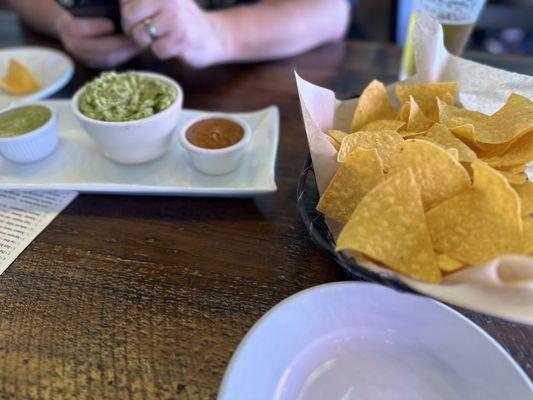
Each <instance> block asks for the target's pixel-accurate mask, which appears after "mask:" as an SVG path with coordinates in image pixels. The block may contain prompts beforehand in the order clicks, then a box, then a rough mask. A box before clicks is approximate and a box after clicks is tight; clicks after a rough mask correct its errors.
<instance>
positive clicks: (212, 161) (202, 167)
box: [180, 114, 252, 175]
mask: <svg viewBox="0 0 533 400" xmlns="http://www.w3.org/2000/svg"><path fill="white" fill-rule="evenodd" d="M206 119H226V120H228V121H232V122H235V123H236V124H239V125H240V126H242V128H243V129H244V135H243V136H242V138H241V140H239V141H238V142H237V143H235V144H234V145H232V146H229V147H224V148H221V149H205V148H203V147H198V146H195V145H194V144H192V143H191V142H189V140H188V139H187V136H186V134H187V130H188V129H189V128H190V127H191V126H192V125H194V124H195V123H197V122H199V121H203V120H206ZM251 139H252V131H251V129H250V126H249V125H248V123H247V122H246V121H244V120H243V119H241V118H237V117H233V116H229V115H224V114H210V115H206V116H201V117H197V118H193V119H192V120H191V121H189V123H187V124H185V126H184V127H183V128H182V130H181V131H180V143H181V145H182V146H183V148H184V149H185V150H187V152H188V153H189V157H190V159H191V162H192V165H193V166H194V167H195V168H196V169H197V170H198V171H200V172H203V173H204V174H208V175H225V174H228V173H230V172H231V171H233V170H235V169H236V168H237V167H238V166H239V164H240V163H241V161H242V158H243V156H244V151H245V149H246V146H247V145H248V143H250V140H251Z"/></svg>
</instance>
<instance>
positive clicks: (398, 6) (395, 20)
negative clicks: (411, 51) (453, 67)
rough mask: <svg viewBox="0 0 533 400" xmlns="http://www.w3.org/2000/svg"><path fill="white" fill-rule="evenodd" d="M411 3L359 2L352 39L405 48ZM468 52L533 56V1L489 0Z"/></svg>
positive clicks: (1, 1)
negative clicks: (386, 43)
mask: <svg viewBox="0 0 533 400" xmlns="http://www.w3.org/2000/svg"><path fill="white" fill-rule="evenodd" d="M36 1H38V0H36ZM229 2H231V0H230V1H229ZM410 3H411V1H410V0H359V1H358V2H357V4H356V6H355V7H354V8H353V13H352V16H353V17H352V24H351V27H350V31H349V36H350V37H351V38H354V39H361V40H369V41H378V42H390V43H396V44H398V45H400V46H401V45H403V43H404V41H405V35H406V31H407V23H408V18H409V12H410ZM7 8H8V5H7V1H6V0H0V9H7ZM466 49H467V50H478V51H486V52H489V53H493V54H528V55H531V54H533V0H488V1H487V3H486V5H485V7H484V9H483V11H482V13H481V16H480V18H479V20H478V22H477V24H476V28H475V30H474V33H473V35H472V36H471V38H470V40H469V42H468V44H467V46H466Z"/></svg>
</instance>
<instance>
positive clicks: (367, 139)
mask: <svg viewBox="0 0 533 400" xmlns="http://www.w3.org/2000/svg"><path fill="white" fill-rule="evenodd" d="M402 142H403V139H402V137H401V136H400V135H399V134H398V133H397V132H394V131H359V132H354V133H352V134H350V135H348V136H346V137H345V138H344V139H343V140H342V143H341V149H340V150H339V154H338V156H337V160H338V161H339V162H343V161H344V160H345V159H346V158H347V157H348V155H349V154H350V153H351V152H352V150H353V149H355V148H356V147H363V148H365V149H376V150H377V151H378V154H379V158H380V159H381V161H383V168H384V170H385V171H387V170H388V168H389V165H390V156H391V154H392V152H393V151H394V150H395V149H396V148H397V147H398V146H399V145H400V144H402Z"/></svg>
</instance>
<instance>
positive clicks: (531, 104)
mask: <svg viewBox="0 0 533 400" xmlns="http://www.w3.org/2000/svg"><path fill="white" fill-rule="evenodd" d="M529 131H533V101H531V100H529V99H527V98H526V97H524V96H520V95H518V94H516V93H512V94H511V95H510V96H509V97H508V98H507V101H506V102H505V104H504V105H503V107H502V108H500V109H499V110H498V111H496V112H495V113H494V114H492V115H491V116H490V117H489V119H488V121H487V126H486V129H485V130H480V131H479V132H478V131H476V135H475V136H476V141H477V142H480V143H492V144H498V143H508V142H511V141H513V140H516V139H518V138H519V137H521V136H522V135H524V134H525V133H527V132H529Z"/></svg>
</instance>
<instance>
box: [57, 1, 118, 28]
mask: <svg viewBox="0 0 533 400" xmlns="http://www.w3.org/2000/svg"><path fill="white" fill-rule="evenodd" d="M58 2H59V4H60V5H61V6H62V7H63V8H65V9H66V10H67V11H68V12H70V13H71V14H72V15H74V16H76V17H105V18H109V19H110V20H112V21H113V23H114V24H115V32H122V23H121V21H120V1H119V0H58Z"/></svg>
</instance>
